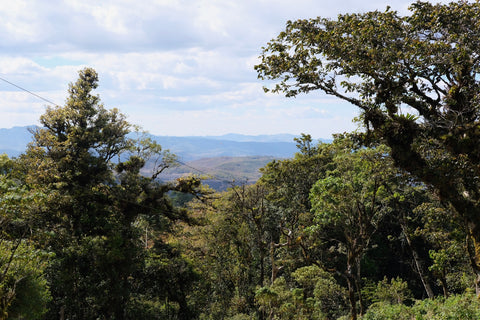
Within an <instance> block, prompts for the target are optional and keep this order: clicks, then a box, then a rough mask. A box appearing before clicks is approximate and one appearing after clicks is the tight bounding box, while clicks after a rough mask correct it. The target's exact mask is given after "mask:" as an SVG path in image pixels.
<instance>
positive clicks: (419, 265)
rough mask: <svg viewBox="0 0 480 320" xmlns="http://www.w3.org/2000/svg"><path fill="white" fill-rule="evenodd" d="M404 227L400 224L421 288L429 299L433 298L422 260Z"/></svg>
mask: <svg viewBox="0 0 480 320" xmlns="http://www.w3.org/2000/svg"><path fill="white" fill-rule="evenodd" d="M406 229H407V228H406V226H404V225H403V224H402V231H403V234H404V235H405V239H406V240H407V244H408V246H409V247H410V250H411V251H412V256H413V261H414V262H415V268H416V269H417V273H418V276H419V277H420V280H421V281H422V284H423V288H424V289H425V292H426V293H427V296H428V297H429V298H430V299H433V298H434V297H435V294H434V293H433V290H432V287H431V286H430V283H429V281H428V277H427V275H425V271H424V269H423V263H422V260H421V259H420V255H419V254H418V252H417V250H416V249H415V247H414V246H413V244H412V241H411V239H410V237H409V236H408V232H407V230H406Z"/></svg>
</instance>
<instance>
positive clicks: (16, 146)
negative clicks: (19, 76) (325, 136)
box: [0, 126, 328, 161]
mask: <svg viewBox="0 0 480 320" xmlns="http://www.w3.org/2000/svg"><path fill="white" fill-rule="evenodd" d="M35 127H36V126H24V127H21V126H15V127H12V128H0V153H6V154H8V155H9V156H13V157H16V156H18V155H19V154H21V153H23V152H24V151H25V149H26V147H27V144H28V143H30V142H31V141H32V135H31V132H30V130H31V129H34V128H35ZM149 136H150V137H151V138H152V139H153V140H155V141H157V143H159V144H160V145H161V146H162V147H163V148H164V149H168V150H170V151H171V152H172V153H174V154H176V155H177V156H178V157H179V159H180V160H181V161H193V160H198V159H202V158H214V157H242V156H272V157H275V158H290V157H293V155H294V154H295V152H297V147H296V143H295V142H294V140H293V139H294V138H295V135H292V134H286V133H285V134H273V135H257V136H255V135H243V134H235V133H229V134H225V135H220V136H185V137H182V136H157V135H153V134H149ZM323 141H328V140H323Z"/></svg>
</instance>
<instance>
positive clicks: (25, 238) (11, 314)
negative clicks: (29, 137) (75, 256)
mask: <svg viewBox="0 0 480 320" xmlns="http://www.w3.org/2000/svg"><path fill="white" fill-rule="evenodd" d="M16 166H17V162H16V161H15V160H12V159H10V158H8V156H7V155H5V154H4V155H0V318H2V319H6V318H15V317H18V318H20V317H25V318H28V319H39V318H41V317H42V315H43V314H44V313H45V312H46V310H47V309H46V305H47V303H48V302H49V299H50V292H49V290H48V287H47V284H46V279H45V274H44V269H45V266H46V264H47V262H48V260H49V255H48V254H47V253H46V252H45V251H44V250H39V249H38V248H35V247H34V241H33V240H34V236H33V235H32V229H33V225H34V221H33V220H34V217H33V216H32V215H31V214H29V212H31V209H32V208H33V207H35V205H36V203H38V202H39V201H41V198H42V196H41V195H40V194H38V193H35V192H33V193H32V192H29V190H28V189H27V188H26V187H25V186H24V185H23V184H22V181H21V176H22V175H23V174H17V173H18V172H17V170H16Z"/></svg>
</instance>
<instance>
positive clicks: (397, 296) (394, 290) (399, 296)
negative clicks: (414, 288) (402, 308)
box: [362, 277, 412, 305]
mask: <svg viewBox="0 0 480 320" xmlns="http://www.w3.org/2000/svg"><path fill="white" fill-rule="evenodd" d="M362 293H363V294H364V296H365V297H367V298H368V299H369V300H370V301H372V302H374V303H378V302H385V303H388V304H392V305H393V304H404V303H408V302H409V301H410V300H411V299H412V292H411V291H410V290H409V289H408V284H407V283H406V282H405V281H403V280H402V279H400V278H399V277H397V278H392V279H390V281H388V279H387V277H384V278H383V280H382V281H379V282H378V283H377V284H376V285H371V286H365V287H364V288H363V289H362Z"/></svg>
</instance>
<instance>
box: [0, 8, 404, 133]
mask: <svg viewBox="0 0 480 320" xmlns="http://www.w3.org/2000/svg"><path fill="white" fill-rule="evenodd" d="M409 3H410V1H405V0H402V1H397V2H396V3H395V5H393V4H392V7H393V9H398V10H403V12H404V11H405V8H406V6H407V5H408V4H409ZM387 5H388V2H387V1H385V0H375V1H369V2H358V1H353V0H340V1H336V2H327V1H316V0H297V1H294V2H292V1H291V0H276V1H273V0H244V1H237V0H145V1H133V0H104V1H98V0H53V1H27V0H16V1H10V2H9V3H8V5H4V6H1V7H0V34H2V41H0V50H1V51H0V52H2V54H0V77H3V78H5V79H8V80H9V81H12V82H14V83H16V84H18V85H20V86H22V87H24V88H26V89H28V90H31V91H33V92H35V93H37V94H38V93H40V94H41V95H42V96H44V97H45V98H47V99H49V100H51V101H54V102H55V103H59V104H61V103H63V102H64V100H65V97H66V95H67V88H68V83H69V82H74V81H75V80H76V73H77V71H78V70H79V69H81V68H83V67H84V66H91V67H93V68H95V69H96V70H97V71H98V72H99V74H100V86H99V89H98V93H99V94H100V95H101V97H102V100H103V101H104V103H105V105H106V106H107V107H119V108H120V109H121V110H122V111H123V112H125V113H126V114H128V115H129V116H130V118H129V119H130V121H132V122H133V123H138V124H140V125H143V126H144V127H145V129H148V130H150V131H152V132H153V133H161V134H170V135H173V134H175V135H192V134H196V133H197V134H202V135H204V134H220V133H227V132H239V133H249V134H255V133H279V132H292V133H297V134H298V133H300V132H310V133H312V134H314V135H315V134H316V135H317V136H319V135H324V134H327V135H328V134H329V133H330V132H334V131H344V130H346V129H347V128H352V124H351V123H350V119H351V118H352V117H353V116H354V115H355V113H356V109H355V107H350V106H347V105H346V104H342V103H340V102H339V101H338V100H336V99H335V98H332V97H326V96H324V95H322V94H319V93H315V94H309V95H306V96H301V97H298V98H297V99H286V98H284V97H283V96H281V95H270V94H268V95H266V94H264V92H263V90H262V85H264V83H261V82H260V81H258V80H257V79H256V77H257V76H256V72H255V71H254V70H253V66H254V65H255V64H257V63H258V56H259V55H260V53H261V47H262V46H264V45H265V44H266V42H267V41H269V40H270V39H271V38H274V37H275V36H276V35H277V34H278V33H279V32H280V31H281V30H282V29H283V28H284V26H285V22H286V21H287V20H288V19H298V18H313V17H315V16H317V15H322V16H327V17H335V16H336V15H337V14H339V13H345V12H351V11H366V10H374V9H379V10H384V9H385V7H386V6H387ZM0 99H1V100H0V101H2V103H1V104H0V112H2V115H3V116H2V117H0V127H11V126H13V125H26V124H31V123H33V122H34V121H33V120H36V119H38V117H39V116H40V114H41V113H42V112H43V106H44V105H45V104H46V103H45V102H44V101H41V100H39V99H37V98H35V97H33V96H31V95H29V94H28V93H26V92H23V91H20V90H18V89H17V88H14V87H12V86H11V85H9V84H7V83H4V82H2V83H0ZM302 126H304V128H305V130H302Z"/></svg>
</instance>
